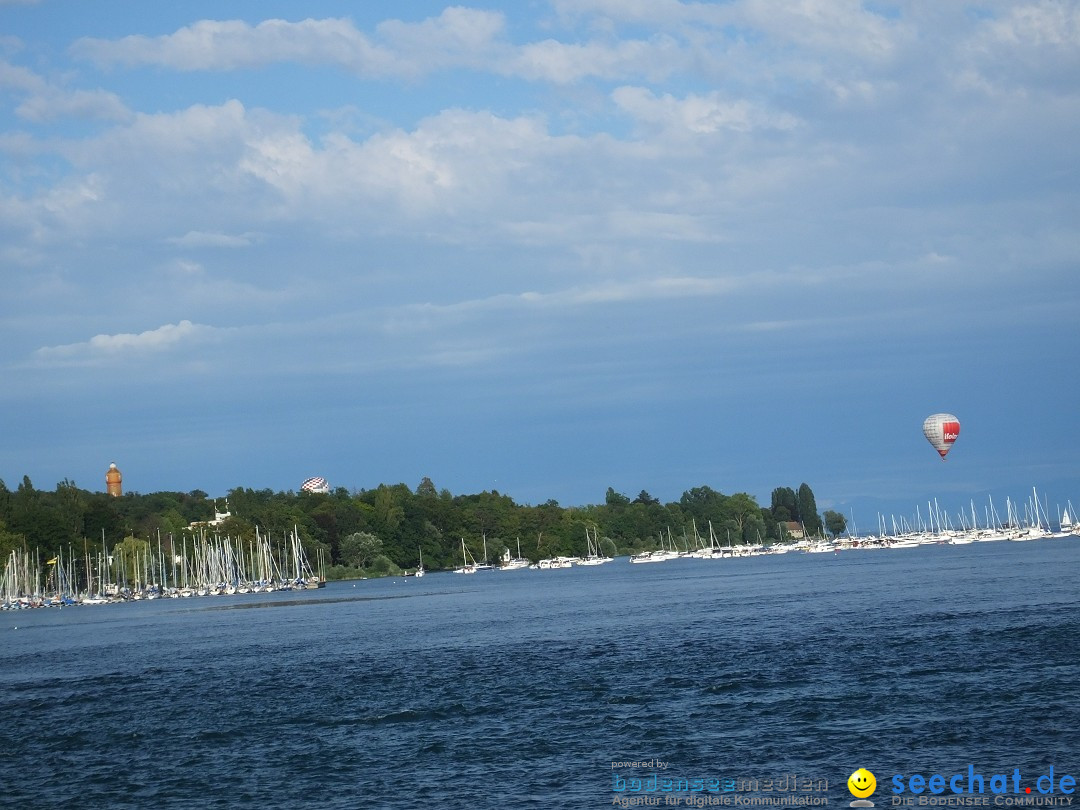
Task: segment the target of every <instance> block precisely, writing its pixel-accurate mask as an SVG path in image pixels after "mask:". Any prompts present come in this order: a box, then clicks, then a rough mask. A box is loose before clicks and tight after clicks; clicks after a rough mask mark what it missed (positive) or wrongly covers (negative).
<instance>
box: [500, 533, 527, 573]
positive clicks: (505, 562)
mask: <svg viewBox="0 0 1080 810" xmlns="http://www.w3.org/2000/svg"><path fill="white" fill-rule="evenodd" d="M517 550H518V553H517V556H516V557H511V556H510V549H504V550H503V555H502V562H501V563H500V564H499V567H498V568H496V569H495V570H496V571H520V570H521V569H523V568H528V567H529V561H528V560H526V559H525V558H524V557H522V556H521V538H520V537H519V538H518V541H517Z"/></svg>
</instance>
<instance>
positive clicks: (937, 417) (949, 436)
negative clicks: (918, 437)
mask: <svg viewBox="0 0 1080 810" xmlns="http://www.w3.org/2000/svg"><path fill="white" fill-rule="evenodd" d="M922 432H923V435H924V436H926V440H927V441H928V442H930V444H932V445H934V449H935V450H937V451H938V453H940V454H941V460H942V461H944V460H945V456H946V455H948V453H949V451H950V450H952V446H953V442H955V441H956V437H957V436H959V435H960V420H959V419H957V418H956V417H955V416H953V415H952V414H951V413H935V414H931V415H930V416H928V417H926V421H925V422H923V423H922Z"/></svg>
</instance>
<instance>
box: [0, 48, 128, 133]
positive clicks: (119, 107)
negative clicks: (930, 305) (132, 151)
mask: <svg viewBox="0 0 1080 810" xmlns="http://www.w3.org/2000/svg"><path fill="white" fill-rule="evenodd" d="M0 88H7V89H10V90H13V91H15V92H16V93H21V94H24V95H25V96H26V98H25V99H24V100H23V101H22V102H21V103H19V104H18V105H17V106H16V107H15V113H16V115H18V116H19V117H20V118H21V119H23V120H25V121H32V122H34V123H42V122H45V121H56V120H59V119H63V118H76V119H83V120H100V121H127V120H130V119H131V111H130V110H128V108H127V106H126V105H125V104H124V103H123V101H121V100H120V97H119V96H117V95H116V94H115V93H110V92H108V91H106V90H71V89H68V88H66V87H63V86H60V85H56V84H54V83H51V82H49V81H47V80H46V79H44V78H43V77H41V76H39V75H38V74H36V73H34V72H33V71H31V70H29V69H27V68H24V67H20V66H18V65H12V64H10V63H8V62H3V61H0Z"/></svg>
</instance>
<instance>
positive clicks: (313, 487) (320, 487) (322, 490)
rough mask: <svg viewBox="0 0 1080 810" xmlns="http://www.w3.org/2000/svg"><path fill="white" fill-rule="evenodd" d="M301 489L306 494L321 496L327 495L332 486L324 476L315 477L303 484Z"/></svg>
mask: <svg viewBox="0 0 1080 810" xmlns="http://www.w3.org/2000/svg"><path fill="white" fill-rule="evenodd" d="M300 489H302V490H303V491H304V492H316V493H319V494H320V495H325V494H326V493H328V492H329V491H330V485H329V484H328V483H326V479H325V478H323V477H322V476H315V477H314V478H309V479H308V480H306V481H305V482H304V483H303V484H301V485H300Z"/></svg>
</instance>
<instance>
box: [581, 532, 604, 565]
mask: <svg viewBox="0 0 1080 810" xmlns="http://www.w3.org/2000/svg"><path fill="white" fill-rule="evenodd" d="M585 545H586V546H587V548H588V551H587V552H586V554H585V556H584V557H582V558H581V559H580V560H578V561H577V564H578V565H602V564H603V563H609V562H611V559H612V558H611V557H607V556H605V555H603V554H601V553H600V540H599V538H598V537H597V535H596V529H595V528H594V529H593V530H592V534H589V528H588V527H587V526H586V527H585Z"/></svg>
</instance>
